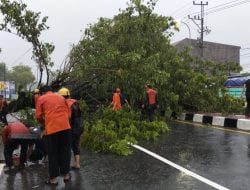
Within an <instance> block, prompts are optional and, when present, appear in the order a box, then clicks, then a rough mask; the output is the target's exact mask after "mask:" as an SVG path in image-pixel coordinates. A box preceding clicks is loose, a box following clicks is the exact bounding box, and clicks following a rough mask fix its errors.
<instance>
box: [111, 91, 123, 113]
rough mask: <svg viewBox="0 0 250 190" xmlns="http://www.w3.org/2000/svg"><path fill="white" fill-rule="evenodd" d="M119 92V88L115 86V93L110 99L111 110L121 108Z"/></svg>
mask: <svg viewBox="0 0 250 190" xmlns="http://www.w3.org/2000/svg"><path fill="white" fill-rule="evenodd" d="M120 93H121V90H120V88H117V89H116V91H115V93H114V94H113V99H112V102H111V104H112V107H113V110H115V111H117V110H120V109H121V108H122V104H121V98H120Z"/></svg>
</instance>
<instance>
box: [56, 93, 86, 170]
mask: <svg viewBox="0 0 250 190" xmlns="http://www.w3.org/2000/svg"><path fill="white" fill-rule="evenodd" d="M58 94H60V95H61V96H63V97H64V98H65V99H66V100H67V103H68V106H69V108H70V110H71V117H70V126H71V149H72V151H73V153H74V161H75V162H74V164H73V166H72V167H71V168H72V169H80V137H81V135H82V133H83V115H82V111H81V109H80V106H79V103H78V102H77V101H76V100H75V99H71V98H70V92H69V89H67V88H61V89H60V90H59V91H58Z"/></svg>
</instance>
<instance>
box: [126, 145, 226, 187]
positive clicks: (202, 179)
mask: <svg viewBox="0 0 250 190" xmlns="http://www.w3.org/2000/svg"><path fill="white" fill-rule="evenodd" d="M130 145H131V146H133V147H134V148H136V149H138V150H141V151H142V152H145V153H146V154H148V155H150V156H152V157H154V158H156V159H158V160H160V161H162V162H164V163H166V164H168V165H170V166H172V167H174V168H176V169H178V170H180V171H181V172H184V173H185V174H187V175H190V176H192V177H194V178H196V179H198V180H199V181H202V182H203V183H206V184H208V185H210V186H212V187H214V188H215V189H219V190H229V189H228V188H226V187H223V186H221V185H219V184H217V183H215V182H213V181H211V180H209V179H206V178H204V177H202V176H200V175H198V174H196V173H194V172H192V171H190V170H187V169H186V168H183V167H182V166H179V165H177V164H175V163H173V162H171V161H169V160H167V159H165V158H163V157H161V156H160V155H158V154H155V153H153V152H151V151H149V150H147V149H145V148H143V147H141V146H138V145H134V144H130Z"/></svg>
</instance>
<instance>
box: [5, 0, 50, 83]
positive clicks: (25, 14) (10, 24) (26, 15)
mask: <svg viewBox="0 0 250 190" xmlns="http://www.w3.org/2000/svg"><path fill="white" fill-rule="evenodd" d="M0 12H1V13H2V15H3V20H2V22H0V30H2V31H6V32H9V33H13V34H16V35H18V36H19V37H21V38H22V39H24V40H26V41H28V42H30V43H31V44H32V46H33V56H32V58H33V59H34V60H35V61H36V63H37V64H38V65H39V68H40V75H41V77H40V80H39V85H40V83H41V80H42V76H43V75H42V73H43V69H44V68H45V70H46V72H47V83H48V81H49V70H48V66H52V65H53V63H52V62H51V59H50V54H51V53H52V52H53V50H54V46H53V45H52V44H50V43H46V42H42V41H41V40H39V37H40V36H41V33H42V32H43V31H44V30H47V29H48V28H49V27H48V26H47V25H46V21H47V19H48V17H43V18H40V13H39V12H38V13H36V12H34V11H31V10H27V5H26V4H24V3H22V2H21V1H19V2H17V1H9V0H1V1H0Z"/></svg>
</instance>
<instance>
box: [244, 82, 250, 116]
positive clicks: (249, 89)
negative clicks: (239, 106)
mask: <svg viewBox="0 0 250 190" xmlns="http://www.w3.org/2000/svg"><path fill="white" fill-rule="evenodd" d="M244 87H245V96H246V101H247V106H246V109H245V117H246V118H247V119H249V118H250V79H248V80H247V81H246V82H245V84H244Z"/></svg>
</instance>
